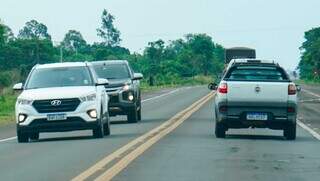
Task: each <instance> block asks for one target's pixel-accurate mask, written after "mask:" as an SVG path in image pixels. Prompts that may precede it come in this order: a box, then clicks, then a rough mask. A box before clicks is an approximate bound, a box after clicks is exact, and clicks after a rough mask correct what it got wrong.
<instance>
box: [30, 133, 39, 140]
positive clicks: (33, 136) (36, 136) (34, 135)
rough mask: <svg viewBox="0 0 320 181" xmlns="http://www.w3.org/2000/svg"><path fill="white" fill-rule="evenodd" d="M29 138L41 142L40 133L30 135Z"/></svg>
mask: <svg viewBox="0 0 320 181" xmlns="http://www.w3.org/2000/svg"><path fill="white" fill-rule="evenodd" d="M29 137H30V139H31V140H39V133H38V132H34V133H30V135H29Z"/></svg>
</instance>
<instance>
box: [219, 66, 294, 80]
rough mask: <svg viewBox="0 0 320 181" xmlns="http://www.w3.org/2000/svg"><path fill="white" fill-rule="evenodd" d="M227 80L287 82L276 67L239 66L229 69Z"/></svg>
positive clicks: (285, 77) (282, 73) (281, 71)
mask: <svg viewBox="0 0 320 181" xmlns="http://www.w3.org/2000/svg"><path fill="white" fill-rule="evenodd" d="M225 78H226V79H227V80H239V81H255V80H258V81H287V80H288V77H287V75H286V74H285V73H284V71H283V70H282V69H280V68H278V67H253V66H239V67H235V68H232V69H230V71H229V72H228V73H227V75H226V77H225Z"/></svg>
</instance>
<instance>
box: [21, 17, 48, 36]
mask: <svg viewBox="0 0 320 181" xmlns="http://www.w3.org/2000/svg"><path fill="white" fill-rule="evenodd" d="M18 38H21V39H39V40H44V39H49V40H51V36H50V35H49V33H48V28H47V26H46V25H44V24H42V23H39V22H38V21H36V20H31V21H29V22H27V23H26V24H25V26H24V27H23V29H22V30H20V31H19V35H18Z"/></svg>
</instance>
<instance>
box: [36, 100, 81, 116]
mask: <svg viewBox="0 0 320 181" xmlns="http://www.w3.org/2000/svg"><path fill="white" fill-rule="evenodd" d="M55 100H58V101H61V104H60V105H55V106H54V105H52V104H51V102H52V101H55ZM80 102H81V101H80V99H78V98H73V99H51V100H36V101H34V102H33V103H32V105H33V107H34V108H35V109H36V110H37V111H38V112H39V113H54V112H72V111H75V110H76V109H77V108H78V106H79V104H80Z"/></svg>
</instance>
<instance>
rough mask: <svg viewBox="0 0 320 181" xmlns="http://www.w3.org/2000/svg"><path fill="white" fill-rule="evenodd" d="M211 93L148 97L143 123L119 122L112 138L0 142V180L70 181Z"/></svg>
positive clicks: (71, 135) (83, 135)
mask: <svg viewBox="0 0 320 181" xmlns="http://www.w3.org/2000/svg"><path fill="white" fill-rule="evenodd" d="M208 92H209V91H208V90H207V89H206V87H193V88H182V89H179V90H176V91H175V92H172V93H169V94H168V93H167V92H160V93H156V94H152V95H148V96H145V97H144V100H145V102H143V110H142V111H143V112H142V114H143V115H142V119H143V120H142V121H141V122H139V123H138V124H127V123H126V122H125V121H121V120H120V121H119V120H117V121H116V123H117V124H112V125H111V136H109V137H105V138H103V139H92V132H91V131H77V132H67V133H50V134H40V141H38V142H31V143H27V144H18V143H17V141H16V139H12V140H9V141H4V142H0V180H6V181H9V180H24V181H37V180H39V181H43V180H57V181H61V180H70V179H72V178H73V177H75V176H77V175H78V174H80V173H81V172H82V171H83V170H86V169H87V168H88V167H90V166H91V165H93V164H94V163H96V162H97V161H99V160H100V159H102V158H103V157H105V156H106V155H108V154H110V153H112V152H114V151H115V150H117V149H119V148H120V147H122V146H123V145H125V144H127V143H128V142H130V141H131V140H133V139H135V138H137V137H138V136H141V135H142V134H144V133H146V132H147V131H149V130H150V129H152V128H154V127H157V126H159V125H160V124H161V123H163V122H164V121H166V120H168V119H170V118H171V117H172V116H174V115H175V114H176V113H177V112H179V111H181V110H182V109H185V108H186V107H188V106H189V105H190V104H192V103H193V102H195V101H197V100H199V99H200V98H201V97H203V96H204V95H206V94H207V93H208ZM161 95H163V96H161ZM159 96H160V97H159ZM153 97H155V98H154V99H152V98H153ZM11 132H12V131H9V133H8V134H11ZM2 136H3V137H2V139H3V138H5V137H4V135H2ZM7 136H9V135H7ZM10 136H12V135H10Z"/></svg>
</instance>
